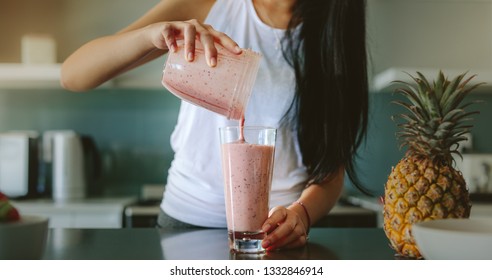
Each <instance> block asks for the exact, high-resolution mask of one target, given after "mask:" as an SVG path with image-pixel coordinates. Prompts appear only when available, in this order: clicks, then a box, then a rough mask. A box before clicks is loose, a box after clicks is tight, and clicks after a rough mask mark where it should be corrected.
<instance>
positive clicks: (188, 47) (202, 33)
mask: <svg viewBox="0 0 492 280" xmlns="http://www.w3.org/2000/svg"><path fill="white" fill-rule="evenodd" d="M147 28H148V30H149V31H150V33H149V34H150V36H151V37H150V40H151V42H152V44H153V45H154V46H155V47H156V48H157V49H162V50H169V51H171V52H176V51H177V49H178V46H177V43H176V41H177V40H179V39H183V40H184V48H185V51H184V54H185V58H186V59H187V60H188V61H193V59H194V57H195V40H199V41H200V42H201V43H202V45H203V48H204V50H205V57H206V59H207V63H208V65H209V66H211V67H214V66H216V65H217V48H216V46H215V43H218V44H220V45H222V46H223V47H225V48H226V49H227V50H228V51H230V52H232V53H235V54H240V53H241V48H240V47H239V46H238V45H237V43H236V42H235V41H234V40H232V39H231V38H230V37H229V36H227V35H226V34H224V33H222V32H219V31H217V30H215V29H214V28H213V27H212V26H210V25H208V24H204V23H201V22H199V21H198V20H195V19H191V20H187V21H170V22H159V23H153V24H151V25H149V26H148V27H147Z"/></svg>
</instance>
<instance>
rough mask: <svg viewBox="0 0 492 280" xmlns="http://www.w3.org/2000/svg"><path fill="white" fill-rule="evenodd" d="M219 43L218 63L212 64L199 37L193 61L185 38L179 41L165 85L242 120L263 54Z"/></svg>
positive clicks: (169, 61) (170, 57)
mask: <svg viewBox="0 0 492 280" xmlns="http://www.w3.org/2000/svg"><path fill="white" fill-rule="evenodd" d="M216 47H217V51H218V55H217V66H215V67H210V66H209V65H208V64H207V62H206V59H205V52H204V50H203V46H202V45H201V43H200V42H199V41H196V43H195V58H194V60H193V61H192V62H188V61H187V60H186V59H185V54H184V46H183V42H182V41H179V42H178V51H177V52H175V53H169V54H168V58H167V61H166V64H165V66H164V70H163V76H162V85H163V86H164V87H165V88H167V89H168V90H169V91H170V92H171V93H173V94H174V95H176V96H177V97H179V98H181V99H183V100H186V101H188V102H190V103H192V104H195V105H197V106H200V107H203V108H205V109H208V110H210V111H213V112H215V113H218V114H221V115H223V116H225V117H227V118H228V119H235V120H239V119H240V118H241V116H242V115H243V114H244V110H245V107H246V105H247V102H248V100H249V96H250V95H251V91H252V88H253V84H254V81H255V79H256V74H257V73H258V67H259V61H260V58H261V55H260V54H258V53H256V52H254V51H252V50H248V49H243V50H242V53H241V54H239V55H236V54H232V53H230V52H229V51H227V50H226V49H225V48H223V47H222V46H220V45H216Z"/></svg>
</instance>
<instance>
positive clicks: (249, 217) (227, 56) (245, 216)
mask: <svg viewBox="0 0 492 280" xmlns="http://www.w3.org/2000/svg"><path fill="white" fill-rule="evenodd" d="M182 44H183V42H180V43H178V51H177V52H175V53H170V54H169V55H168V59H167V61H166V64H165V67H164V70H163V77H162V84H163V85H164V86H165V87H166V88H167V89H168V90H169V91H170V92H171V93H173V94H174V95H176V96H177V97H179V98H181V99H183V100H185V101H188V102H190V103H192V104H195V105H197V106H200V107H203V108H205V109H208V110H210V111H213V112H215V113H218V114H221V115H223V116H225V117H227V118H228V119H235V120H238V121H239V125H238V126H237V127H226V128H220V134H221V151H222V167H223V176H224V183H225V185H224V193H225V205H226V216H227V228H228V233H229V234H228V236H229V246H230V249H231V250H233V251H236V252H242V253H261V252H264V249H263V248H262V247H261V241H262V240H263V238H264V237H265V233H264V232H263V231H262V230H261V227H262V225H263V223H264V222H265V220H266V219H267V218H268V212H269V194H270V185H271V181H272V173H273V158H274V145H275V136H276V135H275V133H276V130H275V129H273V128H264V127H254V128H253V127H247V128H246V129H245V127H244V121H245V119H244V111H245V107H246V105H247V102H248V100H249V97H250V95H251V91H252V88H253V84H254V81H255V79H256V75H257V73H258V67H259V62H260V58H261V55H260V54H258V53H256V52H253V51H252V50H246V49H243V51H242V53H241V54H240V55H236V54H231V53H229V52H228V51H227V50H225V49H224V48H223V47H221V46H217V48H218V56H217V66H216V67H214V68H211V67H209V66H208V64H207V63H206V59H205V54H204V50H203V47H202V45H201V43H200V41H196V45H195V46H196V50H195V59H194V61H193V62H188V61H187V60H186V59H185V55H184V47H183V45H182ZM245 130H246V135H245Z"/></svg>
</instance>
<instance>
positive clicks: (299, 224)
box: [262, 206, 309, 251]
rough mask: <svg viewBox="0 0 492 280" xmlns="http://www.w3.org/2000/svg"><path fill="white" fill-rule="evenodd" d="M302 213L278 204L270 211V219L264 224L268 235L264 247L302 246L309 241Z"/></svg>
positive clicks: (270, 248)
mask: <svg viewBox="0 0 492 280" xmlns="http://www.w3.org/2000/svg"><path fill="white" fill-rule="evenodd" d="M306 223H307V222H306V221H303V220H302V218H301V216H300V214H298V212H296V211H294V210H293V209H290V208H285V207H283V206H277V207H275V208H273V209H272V210H271V211H270V215H269V217H268V219H267V220H266V221H265V223H264V224H263V228H262V229H263V231H265V232H266V233H267V237H266V238H265V239H264V240H263V242H262V246H263V248H265V249H267V250H269V251H271V250H275V249H278V248H287V249H290V248H297V247H302V246H304V245H305V244H306V242H307V229H308V227H309V225H306Z"/></svg>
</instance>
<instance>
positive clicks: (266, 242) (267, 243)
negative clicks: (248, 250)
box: [261, 239, 270, 248]
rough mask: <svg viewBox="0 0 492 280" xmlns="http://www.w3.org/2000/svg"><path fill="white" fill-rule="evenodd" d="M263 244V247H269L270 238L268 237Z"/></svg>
mask: <svg viewBox="0 0 492 280" xmlns="http://www.w3.org/2000/svg"><path fill="white" fill-rule="evenodd" d="M261 246H262V247H263V248H268V246H270V240H268V239H265V240H263V242H262V244H261Z"/></svg>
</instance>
